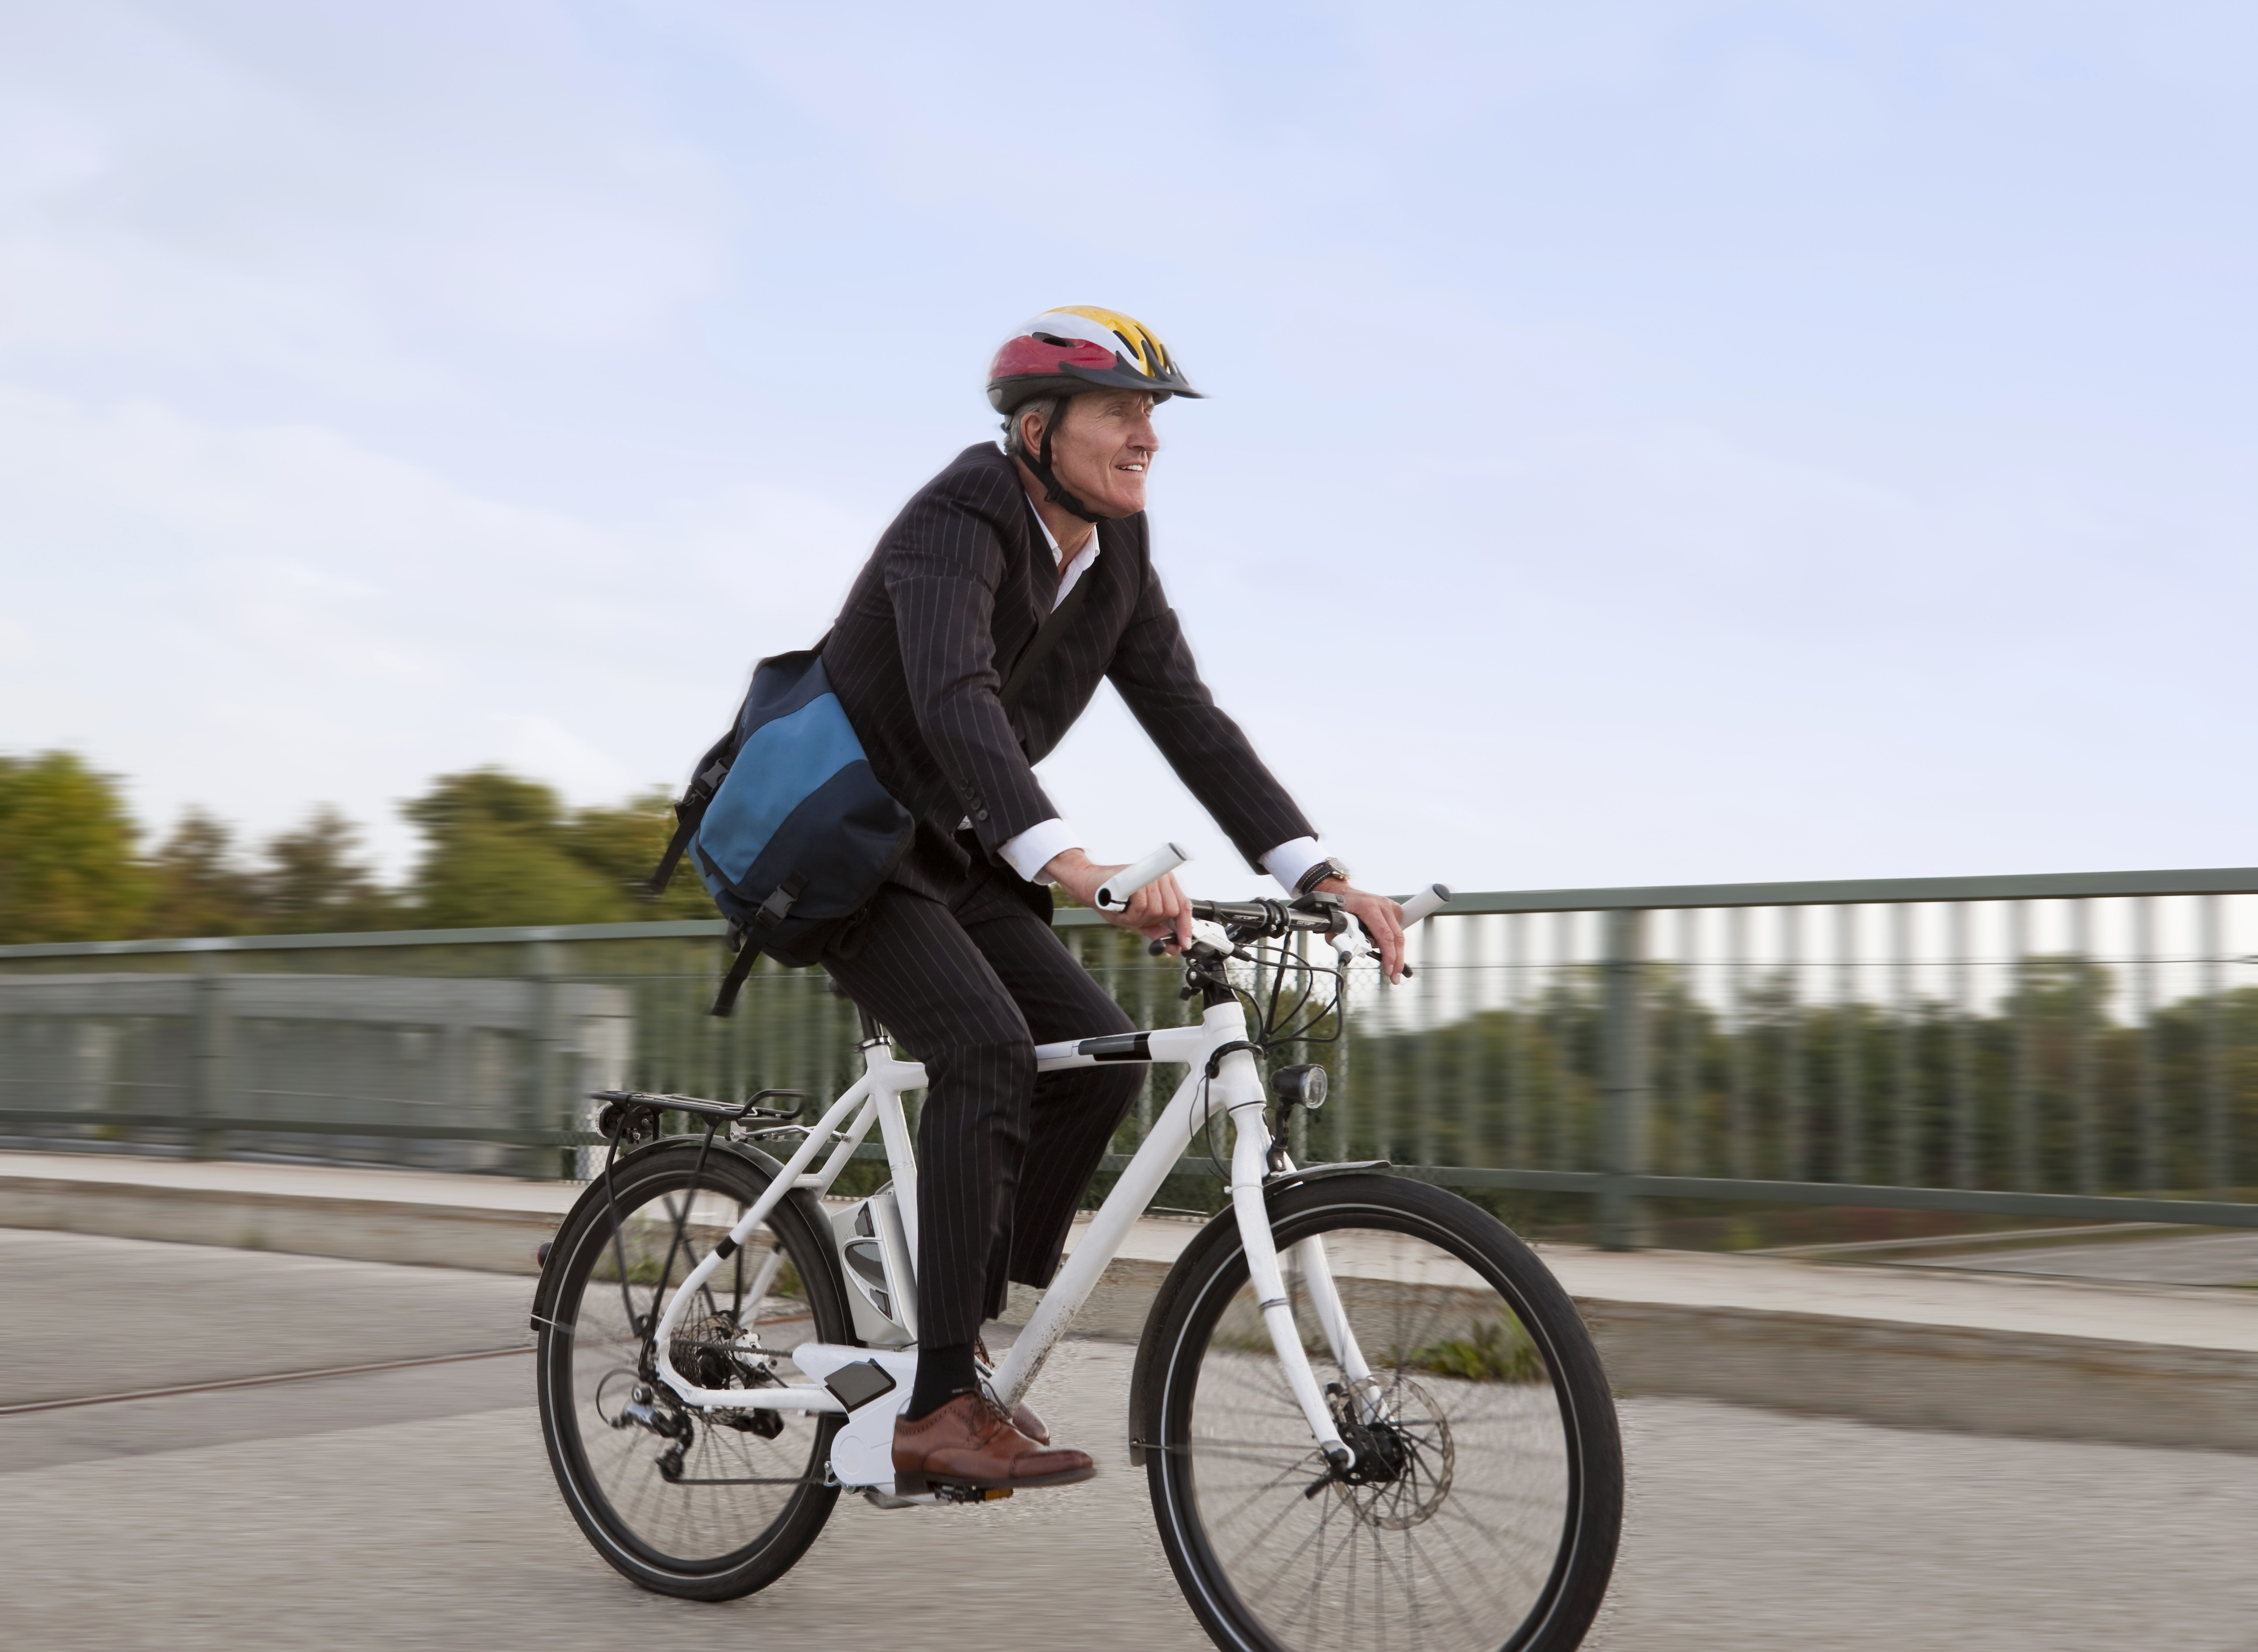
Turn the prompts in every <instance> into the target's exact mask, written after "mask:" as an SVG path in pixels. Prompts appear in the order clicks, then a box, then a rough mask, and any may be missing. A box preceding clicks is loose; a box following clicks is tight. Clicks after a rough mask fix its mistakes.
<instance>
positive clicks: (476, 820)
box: [401, 769, 648, 929]
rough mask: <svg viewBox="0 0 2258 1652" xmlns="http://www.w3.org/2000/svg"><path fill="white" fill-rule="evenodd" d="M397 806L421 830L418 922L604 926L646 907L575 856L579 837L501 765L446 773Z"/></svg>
mask: <svg viewBox="0 0 2258 1652" xmlns="http://www.w3.org/2000/svg"><path fill="white" fill-rule="evenodd" d="M401 812H403V813H404V814H406V815H407V817H408V819H409V820H411V821H413V822H414V823H415V825H416V826H418V827H420V828H421V829H422V833H423V858H422V862H421V863H420V864H419V865H418V866H417V868H416V870H415V907H416V911H415V919H416V922H417V923H419V924H421V925H423V926H424V927H427V928H431V929H470V928H479V927H484V926H486V925H516V924H604V923H614V922H617V921H620V920H621V919H626V918H637V917H641V916H643V913H644V912H645V911H648V909H647V908H643V907H641V906H640V904H638V903H636V902H635V901H634V900H632V899H631V898H630V897H629V896H628V891H627V890H626V889H625V888H623V887H622V886H621V880H620V879H619V878H617V877H614V876H607V873H606V872H605V870H604V869H602V868H601V867H600V866H599V865H592V864H591V863H590V862H589V861H588V860H587V859H586V858H584V856H583V854H579V853H576V848H577V847H579V846H580V842H582V841H585V840H576V836H575V833H574V830H573V826H572V823H570V822H568V821H567V819H566V818H565V815H564V805H563V804H562V803H561V802H559V801H558V799H557V794H556V793H555V792H554V791H550V789H549V788H548V787H547V786H544V785H542V784H540V783H537V782H535V781H530V780H521V779H519V778H518V777H517V776H515V775H509V774H505V773H503V772H502V771H501V769H472V770H471V771H469V772H468V773H465V774H459V775H444V776H441V777H440V778H439V779H438V780H437V781H435V782H434V783H432V787H431V790H430V791H428V792H426V793H425V794H424V795H423V796H422V797H421V798H416V799H415V801H414V802H412V803H409V804H408V805H405V807H404V808H403V810H402V811H401ZM602 835H603V834H601V833H599V834H598V836H599V837H601V836H602Z"/></svg>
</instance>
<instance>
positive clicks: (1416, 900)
mask: <svg viewBox="0 0 2258 1652" xmlns="http://www.w3.org/2000/svg"><path fill="white" fill-rule="evenodd" d="M1450 898H1451V891H1450V890H1448V889H1446V888H1445V887H1444V886H1443V885H1442V884H1440V883H1430V884H1428V885H1427V887H1426V888H1425V889H1423V890H1420V891H1419V892H1418V893H1417V895H1414V896H1413V897H1411V898H1410V899H1409V900H1408V901H1406V902H1404V903H1403V927H1404V928H1406V929H1409V928H1410V927H1411V925H1414V924H1420V923H1424V922H1425V921H1426V920H1427V919H1428V918H1432V917H1433V916H1434V915H1435V914H1436V913H1437V912H1438V911H1441V910H1442V908H1443V904H1444V903H1445V902H1446V901H1448V900H1449V899H1450Z"/></svg>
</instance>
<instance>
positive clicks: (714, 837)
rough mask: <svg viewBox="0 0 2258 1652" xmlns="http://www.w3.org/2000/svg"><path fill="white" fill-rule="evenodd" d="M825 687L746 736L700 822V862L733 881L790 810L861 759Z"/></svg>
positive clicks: (844, 718) (849, 727)
mask: <svg viewBox="0 0 2258 1652" xmlns="http://www.w3.org/2000/svg"><path fill="white" fill-rule="evenodd" d="M819 681H820V678H819ZM823 687H824V691H822V692H820V693H819V694H817V695H815V696H814V697H813V698H811V699H809V700H808V701H807V702H806V704H805V705H802V706H800V707H799V709H798V710H797V711H793V712H792V713H788V714H786V715H785V716H782V717H778V718H776V719H775V720H772V721H770V722H765V723H763V724H762V725H761V726H760V727H758V728H756V729H755V730H754V731H753V732H752V734H750V735H749V736H748V737H747V738H746V740H745V743H744V744H743V745H742V747H740V748H738V751H737V758H736V761H735V762H733V763H732V764H730V766H729V773H728V777H727V778H726V779H724V780H723V781H722V782H721V789H720V790H719V791H716V792H714V801H713V802H712V803H711V804H710V805H707V810H706V818H705V819H704V820H702V821H701V822H699V827H698V838H697V842H698V847H699V850H700V851H701V852H702V855H703V858H704V859H705V860H706V861H709V862H711V863H712V865H713V866H714V869H716V870H717V871H719V872H721V874H722V875H723V876H725V877H726V878H728V881H729V882H730V883H737V882H738V881H739V880H741V879H742V878H743V876H745V874H746V873H747V872H749V871H750V870H751V869H752V865H753V862H754V861H756V860H758V859H759V858H760V854H761V851H762V850H763V849H765V848H766V847H768V846H769V840H770V839H771V838H773V837H774V836H775V835H776V833H777V828H778V826H782V825H783V824H784V822H785V819H786V817H788V816H789V815H790V814H791V813H792V811H793V810H794V809H797V808H798V807H799V805H800V804H801V803H803V802H804V801H806V798H808V797H809V796H811V795H812V794H813V793H814V792H816V791H819V790H820V789H821V788H822V786H823V783H825V782H826V781H827V780H829V779H830V778H831V777H832V776H834V775H835V774H837V773H838V772H839V771H840V770H841V769H844V768H846V767H847V766H848V765H849V764H850V763H859V762H863V761H864V758H863V742H862V741H859V740H857V739H856V737H855V728H854V725H852V724H851V723H849V721H848V720H847V713H846V709H845V708H844V707H843V706H841V705H840V704H839V697H838V696H837V695H835V694H834V693H831V692H830V691H829V685H828V684H824V685H823Z"/></svg>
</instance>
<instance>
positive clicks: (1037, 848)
mask: <svg viewBox="0 0 2258 1652" xmlns="http://www.w3.org/2000/svg"><path fill="white" fill-rule="evenodd" d="M1080 847H1082V833H1079V832H1076V830H1075V829H1074V828H1073V827H1072V826H1069V825H1068V824H1067V823H1066V822H1065V821H1063V820H1062V819H1058V818H1057V817H1056V816H1053V817H1052V818H1051V819H1048V820H1039V821H1037V822H1036V823H1035V824H1034V825H1033V826H1029V827H1028V828H1027V829H1026V831H1025V832H1022V833H1019V836H1017V837H1015V838H1007V839H1005V840H1004V842H1003V843H1002V844H1001V845H1000V846H998V851H997V852H998V854H1002V855H1003V857H1004V858H1005V860H1006V861H1010V862H1011V863H1012V870H1013V871H1014V872H1017V873H1018V874H1019V876H1021V877H1023V878H1025V879H1026V880H1027V882H1028V883H1041V882H1042V878H1043V869H1044V868H1045V867H1047V866H1048V865H1049V864H1050V863H1051V861H1053V860H1054V858H1056V857H1057V856H1058V855H1060V854H1064V853H1065V852H1066V851H1067V850H1069V849H1078V848H1080Z"/></svg>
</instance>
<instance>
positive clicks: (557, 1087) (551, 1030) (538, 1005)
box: [518, 940, 579, 1181]
mask: <svg viewBox="0 0 2258 1652" xmlns="http://www.w3.org/2000/svg"><path fill="white" fill-rule="evenodd" d="M525 953H526V960H525V961H526V973H527V974H528V975H530V976H531V977H532V978H533V993H534V997H533V1027H532V1033H533V1060H532V1061H531V1062H530V1063H529V1066H530V1067H531V1068H532V1073H531V1075H530V1076H531V1080H532V1081H531V1084H530V1085H529V1088H528V1091H527V1095H526V1098H525V1104H524V1106H523V1107H522V1109H520V1110H519V1115H518V1117H519V1120H520V1123H521V1127H522V1128H523V1129H526V1130H571V1129H572V1127H573V1125H574V1124H576V1123H577V1122H578V1115H579V1097H577V1096H574V1095H570V1094H568V1093H567V1085H566V1081H565V1062H564V991H563V984H562V983H561V982H559V981H558V980H557V976H558V975H561V974H562V973H563V972H564V956H563V952H562V949H561V948H559V947H558V946H557V943H556V942H555V941H553V940H536V941H535V942H534V943H533V944H532V945H531V946H529V947H527V948H526V949H525ZM571 1152H572V1150H571V1149H570V1148H567V1149H565V1150H564V1155H559V1154H557V1153H555V1152H543V1150H542V1149H541V1148H539V1147H536V1146H532V1145H528V1146H527V1147H525V1148H524V1149H523V1151H522V1156H521V1162H522V1164H524V1165H525V1166H527V1173H528V1174H530V1175H532V1176H534V1177H536V1178H538V1179H540V1180H543V1181H546V1180H548V1179H549V1178H550V1177H552V1176H555V1175H557V1173H558V1160H559V1158H560V1157H564V1159H565V1164H566V1166H567V1168H566V1171H565V1173H566V1174H568V1175H569V1174H570V1168H569V1166H570V1164H571V1159H570V1158H569V1157H567V1156H568V1155H570V1154H571Z"/></svg>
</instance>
